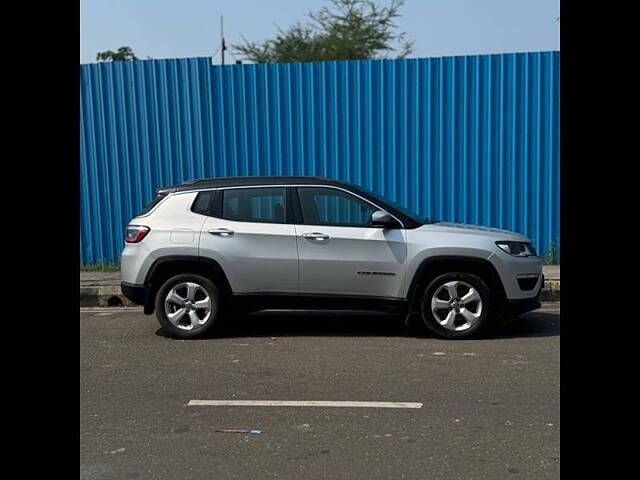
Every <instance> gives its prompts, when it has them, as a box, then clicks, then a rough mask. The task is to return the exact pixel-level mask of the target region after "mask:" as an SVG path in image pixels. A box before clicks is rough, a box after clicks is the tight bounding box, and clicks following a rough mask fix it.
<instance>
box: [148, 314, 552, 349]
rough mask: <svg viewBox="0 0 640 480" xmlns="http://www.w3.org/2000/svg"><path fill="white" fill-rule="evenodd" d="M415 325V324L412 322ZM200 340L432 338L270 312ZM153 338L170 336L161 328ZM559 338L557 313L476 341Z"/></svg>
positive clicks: (494, 329) (356, 319) (395, 328)
mask: <svg viewBox="0 0 640 480" xmlns="http://www.w3.org/2000/svg"><path fill="white" fill-rule="evenodd" d="M412 323H415V322H412ZM212 330H213V332H212V333H207V334H205V335H204V336H203V337H199V338H196V339H193V341H198V340H211V339H217V338H248V337H299V336H320V337H360V336H362V337H414V338H430V337H431V338H433V336H432V335H431V334H429V333H428V332H425V329H424V328H422V327H421V326H420V325H415V324H410V325H405V318H404V316H400V315H393V314H385V313H380V312H364V311H342V310H341V311H316V310H304V311H292V310H270V311H263V312H257V313H254V314H251V315H234V316H231V317H227V318H225V319H224V321H222V322H221V323H220V324H218V325H216V326H215V328H214V329H212ZM156 335H159V336H162V337H169V334H168V332H167V331H166V330H164V329H163V328H160V329H159V330H157V331H156ZM558 335H560V314H559V312H558V313H550V312H530V313H526V314H522V315H520V316H517V317H508V318H501V319H496V320H495V321H494V322H493V324H492V325H491V326H490V328H489V329H488V330H487V331H486V332H485V334H484V335H482V336H481V337H479V338H482V339H489V340H498V339H507V338H517V337H552V336H558Z"/></svg>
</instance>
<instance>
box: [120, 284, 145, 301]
mask: <svg viewBox="0 0 640 480" xmlns="http://www.w3.org/2000/svg"><path fill="white" fill-rule="evenodd" d="M120 289H121V290H122V294H123V295H124V296H125V297H127V298H128V299H129V300H131V301H132V302H133V303H135V304H137V305H144V304H145V301H146V300H147V289H146V288H145V287H144V286H142V285H134V284H132V283H127V282H122V283H121V284H120Z"/></svg>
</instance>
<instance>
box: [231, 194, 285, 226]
mask: <svg viewBox="0 0 640 480" xmlns="http://www.w3.org/2000/svg"><path fill="white" fill-rule="evenodd" d="M284 192H285V191H284V188H283V187H264V188H232V189H228V190H223V196H222V218H224V219H226V220H233V221H235V222H259V223H285V212H286V203H285V193H284Z"/></svg>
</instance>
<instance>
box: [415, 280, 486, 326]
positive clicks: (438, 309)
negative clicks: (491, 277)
mask: <svg viewBox="0 0 640 480" xmlns="http://www.w3.org/2000/svg"><path fill="white" fill-rule="evenodd" d="M472 291H473V292H472ZM474 292H475V293H474ZM465 297H468V299H467V300H464V299H465ZM491 302H492V298H491V293H490V292H489V288H488V287H487V284H486V283H485V282H484V280H482V279H481V278H480V277H478V276H476V275H473V274H471V273H465V272H451V273H445V274H444V275H440V276H438V277H436V278H434V279H433V280H432V281H431V282H430V283H429V284H428V285H427V287H426V288H425V289H424V292H423V296H422V301H421V303H420V313H421V315H422V321H423V322H424V325H425V327H426V328H427V329H428V330H429V331H430V332H431V333H433V334H435V335H436V336H438V337H440V338H446V339H463V338H471V337H475V336H477V335H478V334H480V333H481V332H482V331H483V330H484V329H485V328H486V327H487V325H488V323H489V318H490V313H491Z"/></svg>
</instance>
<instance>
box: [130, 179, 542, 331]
mask: <svg viewBox="0 0 640 480" xmlns="http://www.w3.org/2000/svg"><path fill="white" fill-rule="evenodd" d="M121 269H122V280H123V282H122V291H123V293H124V295H125V296H127V298H129V299H131V300H132V301H133V302H135V303H138V304H140V305H144V312H145V313H147V314H151V313H153V312H154V310H155V312H156V315H157V317H158V320H159V321H160V324H161V325H162V326H163V327H165V328H166V329H167V330H168V331H169V332H170V333H171V334H172V335H173V336H175V337H179V338H189V337H195V336H198V335H201V334H203V333H204V332H206V331H207V330H209V329H210V328H211V327H212V326H213V325H214V324H215V323H216V320H218V319H219V318H220V317H221V315H225V314H226V313H228V312H230V311H244V312H248V311H256V310H263V309H269V308H271V309H273V308H286V309H351V310H353V309H360V310H387V311H396V312H403V313H404V314H405V315H406V316H407V321H409V319H410V318H413V317H414V316H415V317H416V318H419V319H421V321H422V322H423V323H424V326H426V327H427V328H428V329H429V330H430V331H431V332H433V333H434V334H436V335H437V336H439V337H443V338H466V337H469V336H472V335H475V334H478V333H479V332H480V331H481V330H482V329H483V328H484V327H486V325H487V323H488V321H489V319H490V318H491V317H492V316H494V314H500V313H503V314H504V313H521V312H526V311H530V310H534V309H536V308H538V307H539V306H540V303H539V302H538V295H539V292H540V289H541V286H542V285H543V281H544V279H543V276H542V262H541V260H540V258H539V257H537V256H536V252H535V250H534V249H533V247H532V245H531V242H530V241H529V240H528V239H527V238H526V237H523V236H521V235H519V234H516V233H512V232H508V231H505V230H498V229H493V228H484V227H476V226H469V225H460V224H455V223H444V222H437V221H433V220H429V219H425V218H420V217H418V216H417V215H415V214H414V213H412V212H410V211H407V210H406V209H405V208H403V207H401V206H400V205H397V204H395V203H393V202H391V201H389V200H386V199H384V198H381V197H380V196H378V195H376V194H375V193H373V192H370V191H367V190H365V189H363V188H361V187H358V186H356V185H351V184H346V183H341V182H337V181H335V180H330V179H327V178H319V177H235V178H214V179H207V180H195V181H190V182H186V183H183V184H181V185H177V186H174V187H168V188H162V189H160V190H158V192H157V196H156V197H155V198H154V199H153V201H152V202H151V203H150V204H149V205H148V206H147V207H146V208H145V209H144V211H143V212H142V213H141V214H140V215H139V216H137V217H136V218H134V219H133V220H132V221H131V223H130V224H129V225H128V226H127V231H126V239H125V247H124V251H123V252H122V259H121Z"/></svg>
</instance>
